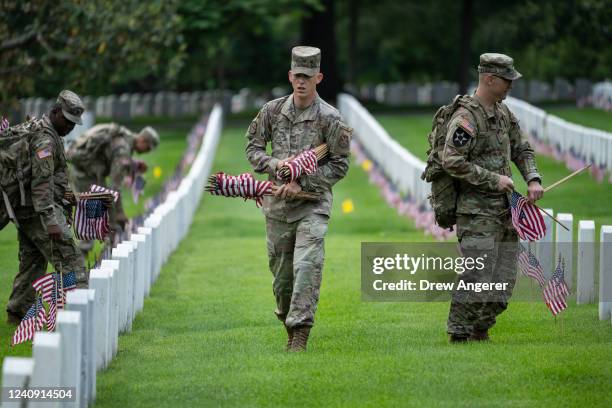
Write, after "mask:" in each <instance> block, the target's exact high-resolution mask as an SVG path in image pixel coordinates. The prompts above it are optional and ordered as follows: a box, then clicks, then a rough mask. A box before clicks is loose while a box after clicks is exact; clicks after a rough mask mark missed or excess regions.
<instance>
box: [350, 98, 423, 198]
mask: <svg viewBox="0 0 612 408" xmlns="http://www.w3.org/2000/svg"><path fill="white" fill-rule="evenodd" d="M338 109H339V110H340V112H341V113H342V117H343V118H344V120H345V121H346V123H347V124H348V125H349V126H350V127H352V128H353V129H354V133H353V137H354V138H355V139H357V140H358V141H359V143H360V144H361V145H362V146H363V148H364V149H365V150H366V151H367V152H368V154H369V155H370V156H371V159H372V160H374V161H375V162H376V163H377V164H378V165H379V166H380V167H381V170H382V171H383V173H385V175H386V176H387V177H388V178H389V179H390V181H391V183H392V184H393V185H394V186H395V187H397V188H398V190H399V192H401V193H403V194H406V195H409V196H410V197H411V198H412V199H413V200H415V201H416V203H418V204H419V205H424V206H427V207H429V200H428V198H427V197H428V196H429V194H430V192H431V186H430V184H429V183H427V182H425V181H424V180H422V179H421V177H420V176H421V174H422V173H423V170H425V162H423V161H422V160H421V159H420V158H418V157H417V156H415V155H414V154H412V153H411V152H409V151H408V150H406V149H405V148H404V147H403V146H401V145H400V144H399V143H398V142H397V141H396V140H395V139H393V138H392V137H391V135H389V133H388V132H387V131H386V130H385V129H384V128H383V127H382V126H381V125H380V123H379V122H378V121H377V120H376V118H374V116H372V114H371V113H370V112H368V110H367V109H366V108H365V107H364V106H363V105H362V104H361V103H360V102H359V101H358V100H357V99H356V98H355V97H353V96H352V95H348V94H340V96H339V97H338Z"/></svg>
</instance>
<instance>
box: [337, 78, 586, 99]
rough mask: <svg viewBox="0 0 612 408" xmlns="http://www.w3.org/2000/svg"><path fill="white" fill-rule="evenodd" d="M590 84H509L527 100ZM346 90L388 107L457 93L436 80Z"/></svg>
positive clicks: (565, 94)
mask: <svg viewBox="0 0 612 408" xmlns="http://www.w3.org/2000/svg"><path fill="white" fill-rule="evenodd" d="M592 87H593V85H592V83H591V81H589V80H586V79H578V80H576V81H575V83H574V84H572V83H570V82H569V81H567V80H565V79H562V78H557V79H555V80H554V81H553V83H552V84H550V83H548V82H544V81H538V80H519V81H516V82H515V83H514V84H513V85H512V90H511V93H510V94H511V95H512V96H514V97H516V98H519V99H524V100H527V101H530V102H542V101H557V100H562V101H563V100H576V101H578V100H580V99H583V98H587V97H590V96H591V92H592ZM345 89H346V91H347V92H348V93H350V94H352V95H354V96H357V97H358V98H359V99H360V100H363V101H375V102H377V103H380V104H385V105H389V106H427V105H435V106H439V105H444V104H447V103H449V102H450V101H452V99H453V98H454V97H455V95H457V94H458V93H459V85H458V84H457V83H456V82H449V81H438V82H432V83H428V84H419V83H416V82H406V83H404V82H395V83H389V84H377V85H375V84H366V85H362V86H360V87H357V86H353V85H350V84H349V85H346V86H345ZM475 89H476V83H471V84H470V86H469V87H468V90H469V93H471V92H473V91H474V90H475Z"/></svg>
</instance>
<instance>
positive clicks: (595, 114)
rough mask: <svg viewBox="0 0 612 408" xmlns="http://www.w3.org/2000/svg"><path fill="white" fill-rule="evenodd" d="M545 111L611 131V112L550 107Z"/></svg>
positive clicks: (588, 125) (571, 120)
mask: <svg viewBox="0 0 612 408" xmlns="http://www.w3.org/2000/svg"><path fill="white" fill-rule="evenodd" d="M546 112H548V113H550V114H552V115H555V116H559V117H560V118H562V119H565V120H567V121H569V122H573V123H577V124H579V125H583V126H587V127H593V128H596V129H601V130H605V131H607V132H612V112H606V111H604V110H603V109H597V108H576V107H567V108H564V107H555V108H553V107H551V108H546Z"/></svg>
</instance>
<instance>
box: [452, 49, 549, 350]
mask: <svg viewBox="0 0 612 408" xmlns="http://www.w3.org/2000/svg"><path fill="white" fill-rule="evenodd" d="M478 72H479V83H478V89H477V90H476V92H475V94H474V95H473V96H464V97H463V98H462V100H461V103H460V107H459V108H458V109H457V111H456V112H455V113H454V114H453V116H452V117H451V120H450V122H449V126H448V134H447V138H446V144H445V147H444V152H443V155H442V161H443V166H444V169H445V170H446V171H447V172H448V173H449V174H450V175H451V176H453V177H454V178H456V179H457V180H458V182H459V192H458V197H457V237H458V239H459V242H460V248H461V252H462V254H463V256H466V257H479V256H486V258H485V259H486V262H485V268H484V269H482V270H477V269H471V270H467V271H466V272H465V273H463V274H462V276H460V277H459V278H458V279H462V280H464V281H466V282H501V283H508V290H507V291H505V292H502V293H494V294H478V293H475V292H469V291H457V290H456V291H454V292H453V296H452V301H451V307H450V313H449V316H448V323H447V330H448V333H449V335H450V340H451V342H463V341H467V340H488V338H489V336H488V330H489V329H490V328H491V327H492V326H493V325H494V324H495V320H496V317H497V316H498V315H499V314H500V313H502V312H503V311H504V310H506V308H507V306H508V300H509V299H510V296H511V295H512V290H513V288H514V284H515V282H516V256H517V248H518V246H517V244H518V236H517V233H516V231H515V229H514V227H513V225H512V221H511V213H510V210H509V198H510V194H511V192H512V191H513V190H514V184H513V182H512V179H511V176H512V175H511V169H510V162H511V161H512V162H514V163H515V164H516V166H517V167H518V169H519V170H520V172H521V175H522V176H523V178H524V179H525V181H526V182H527V183H528V185H529V188H528V198H529V199H530V200H531V201H535V200H538V199H540V198H541V197H542V195H543V189H542V186H541V179H542V177H541V176H540V173H539V172H538V169H537V166H536V161H535V155H534V152H533V149H532V148H531V146H530V145H529V142H528V140H527V136H526V135H525V133H523V132H522V131H521V128H520V126H519V123H518V120H517V119H516V117H515V116H514V114H513V113H512V112H510V110H509V109H508V106H506V105H505V104H504V103H503V102H502V100H503V99H505V97H506V95H507V93H508V91H509V90H510V88H511V86H512V81H514V80H516V79H518V78H520V77H521V74H520V73H518V72H517V71H516V70H515V69H514V66H513V60H512V58H510V57H508V56H506V55H503V54H494V53H487V54H483V55H481V56H480V65H479V66H478Z"/></svg>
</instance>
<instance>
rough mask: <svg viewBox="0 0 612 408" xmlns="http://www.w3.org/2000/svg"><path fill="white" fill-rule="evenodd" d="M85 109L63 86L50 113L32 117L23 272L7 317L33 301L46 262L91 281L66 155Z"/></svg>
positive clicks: (16, 316) (22, 210) (22, 209)
mask: <svg viewBox="0 0 612 408" xmlns="http://www.w3.org/2000/svg"><path fill="white" fill-rule="evenodd" d="M84 110H85V108H84V106H83V103H82V102H81V99H80V98H79V97H78V96H77V95H76V94H75V93H73V92H71V91H62V92H61V93H60V94H59V96H58V98H57V101H56V103H55V105H54V107H53V108H52V109H51V111H50V113H49V116H43V117H42V118H41V119H32V120H33V121H34V122H35V123H33V124H32V127H31V128H32V129H35V130H34V133H33V134H32V135H31V136H30V152H31V164H32V180H31V194H30V195H26V205H25V206H18V207H15V215H16V217H17V219H18V221H19V228H18V238H19V273H18V274H17V276H15V280H14V282H13V291H12V293H11V296H10V298H9V301H8V305H7V307H6V310H7V313H8V321H9V323H11V324H17V323H19V321H20V320H21V318H22V317H23V316H24V315H25V313H26V311H27V310H28V308H29V307H30V305H32V303H34V297H35V293H34V289H33V288H32V282H34V281H35V280H36V279H38V278H39V277H41V276H42V275H44V274H45V273H46V271H47V262H51V264H52V265H53V267H54V268H55V270H57V271H61V272H62V273H69V272H72V271H74V272H76V276H77V281H78V283H79V286H81V287H83V286H85V285H86V284H87V281H88V277H87V273H86V270H85V261H84V259H83V256H82V255H81V252H80V251H79V249H78V247H77V245H76V243H75V241H74V237H73V234H72V230H71V229H70V226H69V220H70V215H69V214H71V211H72V209H71V208H69V203H68V202H66V201H65V200H64V195H65V193H66V192H68V191H70V186H69V183H68V167H67V166H66V158H65V156H64V143H63V141H62V139H61V137H63V136H66V135H67V134H68V133H70V131H71V130H72V129H73V128H74V125H75V123H77V124H79V125H80V124H81V118H80V116H81V114H82V113H83V111H84Z"/></svg>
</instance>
